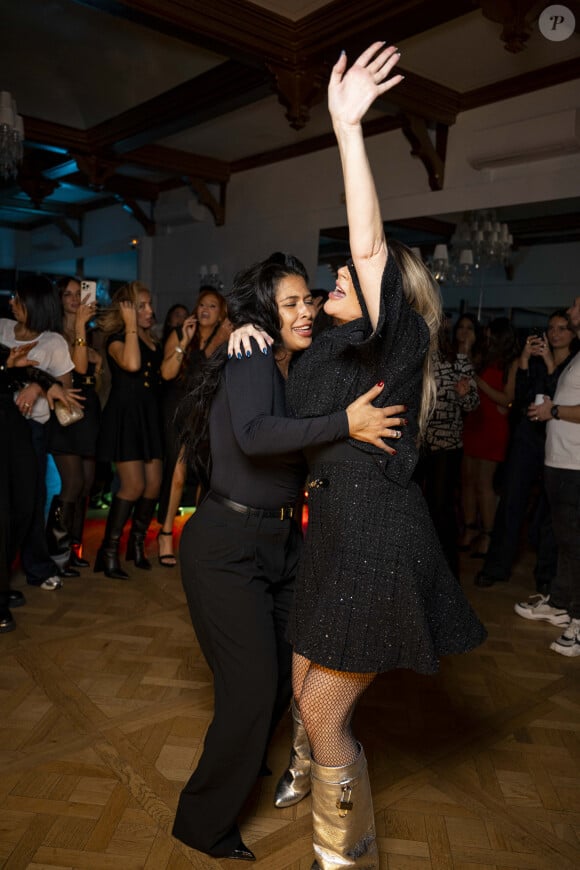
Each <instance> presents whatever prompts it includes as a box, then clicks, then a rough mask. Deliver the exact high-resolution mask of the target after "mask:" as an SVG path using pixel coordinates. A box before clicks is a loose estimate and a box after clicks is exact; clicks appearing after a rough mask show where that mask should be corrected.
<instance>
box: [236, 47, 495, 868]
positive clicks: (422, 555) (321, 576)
mask: <svg viewBox="0 0 580 870" xmlns="http://www.w3.org/2000/svg"><path fill="white" fill-rule="evenodd" d="M398 60H399V54H398V52H397V51H396V49H395V48H393V47H390V48H385V44H384V43H382V42H380V43H375V44H374V45H372V46H371V47H370V48H369V49H367V51H365V52H364V53H363V54H362V55H361V56H360V57H359V58H358V60H357V61H356V62H355V63H354V65H353V66H352V67H351V69H350V70H349V71H348V72H346V64H347V61H346V56H345V54H344V53H343V54H342V55H341V57H340V59H339V61H338V62H337V64H336V65H335V67H334V69H333V71H332V75H331V80H330V85H329V108H330V113H331V116H332V121H333V126H334V130H335V134H336V137H337V140H338V145H339V151H340V156H341V161H342V166H343V175H344V183H345V191H346V202H347V213H348V222H349V231H350V247H351V254H352V259H353V263H352V264H351V265H349V266H348V267H347V266H345V267H343V268H341V269H339V271H338V279H337V282H336V286H335V288H334V289H333V290H332V291H331V292H330V294H329V298H328V301H327V302H326V304H325V306H324V310H325V311H326V313H327V314H329V315H330V316H331V317H332V318H333V320H334V322H335V324H336V326H335V327H334V328H331V329H329V330H327V331H326V332H324V333H322V334H321V335H320V336H318V337H317V338H316V340H315V342H314V343H313V345H312V347H311V348H310V349H309V350H307V351H305V353H304V354H303V355H302V356H301V358H300V359H299V360H298V361H297V363H296V365H295V367H294V369H293V371H292V375H291V377H290V378H289V381H288V386H287V397H288V402H289V407H290V410H291V412H292V413H294V414H295V415H296V416H299V417H308V416H309V415H311V414H313V413H317V414H321V413H322V414H330V413H332V412H333V411H335V410H336V409H337V408H339V407H342V406H344V405H345V404H347V403H348V401H349V399H350V397H351V396H354V395H356V394H357V393H360V392H361V391H363V390H365V389H368V388H369V387H370V385H371V384H373V383H376V382H377V380H379V379H380V380H383V381H384V382H385V388H384V390H383V392H382V393H381V394H380V396H379V397H378V398H377V404H380V405H383V404H387V403H392V402H397V403H401V404H404V405H405V406H406V407H407V417H408V422H409V425H408V426H407V427H405V429H404V430H402V437H401V439H400V440H399V442H398V443H397V452H396V455H394V456H386V455H385V454H384V453H381V452H380V451H379V450H377V449H376V447H374V446H372V445H366V444H358V443H357V442H353V441H352V440H349V441H348V442H341V443H339V444H336V445H335V444H330V445H321V446H319V447H314V448H311V449H309V450H307V451H306V452H307V458H308V461H309V478H308V484H307V486H308V489H309V525H308V532H307V536H306V542H305V548H304V554H303V557H302V559H301V562H300V567H299V571H298V575H297V582H296V594H295V603H294V607H293V610H292V613H291V614H290V620H289V638H290V640H291V641H292V644H293V647H294V660H293V689H294V699H295V704H296V712H297V715H296V717H295V726H296V727H295V737H296V741H295V747H294V750H293V754H292V756H291V765H290V768H289V770H288V771H287V772H286V774H285V775H284V777H283V779H282V781H281V784H280V786H281V789H282V790H284V791H285V793H286V795H288V794H289V793H291V792H292V791H293V792H294V794H293V796H292V798H293V802H296V801H297V800H300V798H301V797H303V796H304V795H305V794H307V793H308V790H309V786H310V783H309V779H308V776H307V772H306V769H307V767H308V766H310V774H311V777H310V781H311V785H312V808H313V826H314V852H315V855H316V861H315V862H314V864H313V870H314V868H317V870H335V868H339V867H340V868H347V867H348V868H354V867H361V868H362V867H364V868H365V870H377V868H378V866H379V859H378V851H377V846H376V841H375V831H374V814H373V809H372V800H371V793H370V786H369V780H368V774H367V768H366V760H365V755H364V751H363V749H362V747H361V745H360V743H358V742H357V740H356V739H355V738H354V736H353V734H352V731H351V727H350V723H351V718H352V714H353V712H354V709H355V707H356V704H357V702H358V700H359V698H360V697H361V696H362V694H363V693H364V691H365V690H366V688H367V687H368V686H369V685H370V684H371V683H372V681H373V680H374V678H375V676H376V674H377V673H378V672H381V671H388V670H391V669H393V668H410V669H413V670H415V671H418V672H419V673H432V672H434V671H436V670H437V668H438V658H439V656H441V655H444V654H449V653H461V652H465V651H467V650H469V649H472V648H473V647H475V646H477V645H478V644H479V643H481V642H482V641H483V639H484V638H485V629H484V628H483V626H482V625H481V623H480V622H479V620H478V619H477V617H476V616H475V614H474V613H473V611H472V610H471V608H470V606H469V604H468V602H467V600H466V599H465V597H464V595H463V593H462V591H461V588H460V586H459V584H458V583H457V581H456V580H455V578H454V577H453V575H452V574H451V572H450V570H449V568H448V566H447V563H446V561H445V557H444V556H443V553H442V551H441V547H440V544H439V542H438V540H437V535H436V533H435V531H434V529H433V526H432V523H431V521H430V518H429V513H428V510H427V506H426V504H425V501H424V499H423V496H422V494H421V491H420V488H419V486H418V484H417V483H416V482H415V481H414V479H413V472H414V469H415V466H416V463H417V458H418V456H417V439H418V436H419V433H420V432H421V431H422V430H424V427H425V424H426V421H427V418H428V415H429V411H430V408H431V407H432V404H433V401H434V398H435V384H434V379H433V376H432V362H433V358H434V355H435V351H436V346H437V332H438V326H439V322H440V316H441V302H440V297H439V291H438V288H437V286H436V284H435V283H434V281H433V279H432V277H431V275H430V274H429V272H428V271H427V269H426V268H425V266H424V265H423V263H422V262H421V261H420V260H419V259H418V258H417V257H415V256H414V255H413V254H412V252H411V251H410V250H409V249H408V248H406V247H405V246H401V245H396V244H394V243H392V242H389V246H388V249H387V243H386V240H385V236H384V230H383V223H382V219H381V214H380V208H379V202H378V197H377V192H376V189H375V185H374V180H373V177H372V173H371V170H370V166H369V163H368V158H367V155H366V150H365V145H364V139H363V134H362V126H361V121H362V118H363V117H364V115H365V114H366V112H367V110H368V109H369V107H370V106H371V105H372V103H373V102H374V100H375V99H376V98H377V97H378V96H380V95H381V94H384V93H385V92H386V91H388V90H389V89H390V88H392V87H393V86H395V85H396V84H398V83H399V81H401V76H394V77H393V78H391V79H388V78H387V76H388V75H389V73H390V71H391V70H392V68H393V67H394V66H395V64H396V63H397V62H398ZM237 364H238V365H239V366H243V365H245V359H244V360H243V361H242V362H239V363H237ZM298 711H300V714H301V716H302V721H303V723H304V726H305V728H306V732H307V735H308V738H309V742H310V748H311V753H312V761H311V764H310V763H309V762H310V760H309V758H308V757H307V751H306V752H305V751H304V748H305V743H306V741H305V739H304V730H303V727H302V724H301V722H300V719H299V716H298ZM305 756H306V757H305ZM295 762H296V763H295ZM290 802H292V801H289V800H286V805H287V804H288V803H290Z"/></svg>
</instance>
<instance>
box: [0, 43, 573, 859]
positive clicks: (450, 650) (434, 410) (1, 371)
mask: <svg viewBox="0 0 580 870" xmlns="http://www.w3.org/2000/svg"><path fill="white" fill-rule="evenodd" d="M399 57H400V55H399V53H398V51H397V49H396V48H394V47H393V46H386V44H385V43H374V44H373V45H372V46H370V47H369V48H368V49H367V50H366V51H365V52H363V54H362V55H361V56H360V57H359V58H358V59H357V60H356V61H355V62H354V63H353V64H352V65H351V66H350V67H349V66H348V62H347V58H346V55H345V53H344V52H343V53H342V54H341V56H340V58H339V60H338V62H337V63H336V65H335V66H334V68H333V70H332V73H331V78H330V84H329V88H328V99H329V110H330V115H331V118H332V123H333V129H334V132H335V135H336V139H337V143H338V149H339V154H340V159H341V165H342V172H343V178H344V187H345V194H346V206H347V215H348V227H349V239H350V250H351V258H352V259H351V260H350V261H349V262H348V263H347V264H345V265H344V266H342V267H341V268H339V269H338V273H337V278H336V284H335V287H334V288H333V289H332V290H331V291H330V292H329V294H328V296H327V298H326V301H325V302H324V306H323V307H324V318H325V322H326V323H325V325H326V326H327V327H328V328H323V326H322V325H321V319H319V320H318V321H317V326H316V328H315V325H314V324H315V319H316V318H317V312H318V308H319V305H318V304H317V303H316V302H315V300H314V298H313V295H312V292H311V290H310V289H309V287H308V276H307V273H306V270H305V267H304V265H303V264H302V263H301V262H300V260H299V259H298V258H297V257H295V256H293V255H291V254H287V253H280V252H277V253H274V254H272V255H270V256H269V257H267V258H266V259H264V260H262V261H260V262H257V263H254V264H253V265H251V266H249V267H248V268H246V269H244V270H242V271H241V272H239V273H238V275H237V276H236V278H235V280H234V283H233V287H232V289H231V292H230V293H229V295H228V298H227V303H226V299H225V298H224V297H223V296H222V295H221V294H220V293H219V292H218V291H217V290H216V289H215V288H213V287H206V288H202V290H201V292H200V293H199V295H198V298H197V300H196V301H195V307H194V308H193V310H191V307H190V306H188V305H183V304H178V305H174V306H173V307H172V308H171V309H170V311H169V312H168V314H167V317H166V321H165V324H164V328H163V332H162V335H161V337H160V338H159V339H158V338H157V337H156V334H155V332H154V325H155V320H154V312H153V308H152V297H151V293H150V291H149V289H148V288H147V287H146V286H145V285H144V284H142V283H141V282H139V281H133V282H130V283H129V284H127V285H125V286H124V287H122V288H120V289H119V290H118V291H117V292H116V293H115V294H114V295H113V297H112V299H111V303H110V305H109V306H108V307H107V308H106V309H105V310H101V311H96V309H95V305H94V303H91V302H89V300H88V298H82V295H81V285H80V282H79V281H78V280H77V279H76V278H65V279H63V280H61V281H59V282H57V284H56V285H54V284H52V283H51V282H50V281H49V280H48V279H45V278H42V277H34V278H28V279H26V280H24V281H23V282H21V284H19V286H18V288H17V291H16V293H15V294H14V296H13V299H12V302H11V307H12V315H13V319H12V320H8V319H4V320H0V344H1V345H2V348H3V349H2V355H1V357H0V417H1V420H0V423H2V422H6V425H0V437H1V438H2V448H3V449H2V450H0V456H1V457H2V465H3V472H4V471H5V475H6V480H7V481H8V485H7V486H3V487H2V501H1V503H0V546H1V549H2V553H1V560H2V561H1V564H0V631H9V630H12V629H13V628H14V620H13V618H12V614H11V612H10V607H11V606H12V607H16V606H18V605H21V604H23V603H24V596H23V595H22V593H21V592H17V591H10V587H9V571H10V565H11V563H12V562H13V560H14V557H15V555H16V552H17V551H19V553H20V558H21V564H22V569H23V572H24V574H25V577H26V581H27V583H29V584H31V585H35V586H40V587H41V588H42V589H44V590H47V591H51V592H52V591H55V590H57V589H59V588H60V586H61V585H62V581H63V578H66V577H70V576H75V575H78V574H79V573H80V572H81V571H83V570H88V569H90V567H91V565H90V563H89V561H88V560H87V559H86V558H84V555H83V551H82V538H83V525H84V518H85V514H86V508H87V499H88V495H89V492H90V490H91V486H92V483H93V479H94V475H95V463H96V462H97V461H98V462H100V463H106V464H110V465H111V467H113V468H114V472H115V476H114V480H113V495H112V500H111V504H110V508H109V510H108V515H107V521H106V527H105V531H104V536H103V540H102V542H101V544H100V547H99V549H98V552H97V553H96V557H95V561H94V565H93V571H94V572H97V573H99V572H104V574H105V575H106V576H107V577H109V578H113V579H116V580H126V579H128V578H129V576H130V573H129V571H127V570H126V568H127V565H126V564H123V563H122V560H121V554H120V542H121V538H122V535H123V530H124V527H125V525H126V524H127V523H128V522H130V531H129V537H128V543H127V550H126V554H125V563H126V562H131V563H133V566H134V567H135V568H137V569H141V570H145V571H147V570H151V567H152V565H151V562H150V560H149V558H148V555H147V553H146V550H145V540H146V535H147V530H148V528H149V525H150V523H151V521H152V518H153V516H154V512H155V509H156V507H157V506H158V515H157V516H158V521H159V524H160V530H159V533H158V558H159V563H160V565H161V566H163V567H164V568H169V569H171V568H175V567H176V566H177V564H178V559H177V556H176V553H175V550H174V540H173V525H174V521H175V516H176V514H177V511H178V508H179V504H180V501H181V498H182V493H183V488H184V486H185V484H186V481H187V479H188V477H189V478H190V480H191V478H193V480H194V485H195V487H196V489H197V494H196V504H197V509H196V511H195V513H194V514H193V515H192V517H191V519H190V520H189V521H188V522H187V524H186V525H185V527H184V531H183V535H182V539H181V548H180V558H179V564H180V568H181V576H182V582H183V586H184V590H185V594H186V598H187V603H188V606H189V611H190V615H191V620H192V624H193V627H194V629H195V633H196V636H197V640H198V642H199V644H200V647H201V649H202V651H203V654H204V656H205V657H206V659H207V662H208V664H209V666H210V668H211V670H212V672H213V677H214V692H215V703H214V716H213V720H212V722H211V725H210V727H209V730H208V732H207V734H206V738H205V744H204V748H203V753H202V755H201V757H200V760H199V763H198V766H197V768H196V770H195V772H194V773H193V775H192V777H191V778H190V780H189V782H188V783H187V784H186V785H185V787H184V789H183V791H182V793H181V796H180V800H179V804H178V808H177V814H176V818H175V823H174V828H173V834H174V836H175V837H177V838H178V839H180V840H181V841H183V842H184V843H186V844H187V845H189V846H191V847H193V848H195V849H198V850H199V851H201V852H204V853H207V854H209V855H212V856H214V857H218V858H223V857H226V858H237V859H240V860H248V861H251V860H254V859H255V856H254V854H253V853H252V851H251V849H249V848H248V847H247V846H246V845H245V843H244V842H243V841H242V838H241V834H240V829H239V827H238V818H239V815H240V811H241V809H242V806H243V804H244V801H245V800H246V798H247V796H248V794H249V792H250V790H251V788H252V786H253V784H254V782H255V780H256V778H257V777H259V776H260V775H261V774H262V773H264V772H265V771H266V752H267V747H268V742H269V739H270V736H271V735H272V733H273V730H274V728H275V727H276V725H277V723H278V722H279V720H280V718H281V717H282V715H283V714H284V712H285V711H286V710H287V709H288V708H290V709H291V712H292V720H293V738H292V749H291V753H290V760H289V765H288V768H287V769H286V770H285V771H284V773H283V775H282V777H281V778H280V780H279V782H278V785H277V788H276V793H275V804H276V806H277V807H286V806H290V805H292V804H295V803H297V802H298V801H300V800H302V798H304V797H305V796H306V795H307V794H309V793H311V794H312V819H313V848H314V854H315V861H314V864H313V865H312V866H313V870H337V868H339V867H349V868H355V867H363V866H364V867H365V868H367V870H378V866H379V864H378V850H377V845H376V839H375V831H374V821H373V808H372V797H371V790H370V784H369V779H368V773H367V764H366V759H365V754H364V749H363V746H362V744H361V742H360V741H359V740H358V739H357V738H356V737H355V736H354V734H353V732H352V729H351V721H352V717H353V714H354V712H355V709H356V706H357V704H358V702H359V700H360V698H361V696H362V695H363V693H364V692H365V691H366V689H367V688H368V687H369V686H370V685H371V683H372V682H373V680H374V679H375V678H376V676H377V675H378V674H380V673H383V672H385V671H390V670H393V669H397V668H408V669H411V670H414V671H416V672H418V673H421V674H431V673H434V672H435V671H436V670H437V669H438V666H439V659H440V657H441V656H443V655H448V654H460V653H464V652H467V651H469V650H472V649H474V648H475V647H477V646H478V645H479V644H481V643H482V642H483V641H484V640H485V637H486V631H485V628H484V627H483V625H482V624H481V623H480V621H479V619H478V617H477V615H476V614H475V612H474V611H473V609H472V608H471V606H470V604H469V602H468V601H467V598H466V597H465V595H464V592H463V589H462V585H461V582H460V580H461V574H460V564H461V562H460V558H459V553H460V552H462V551H463V552H465V553H468V554H469V555H470V556H471V557H473V558H475V559H481V560H482V567H481V570H480V571H479V572H478V573H477V576H476V579H475V583H476V585H477V586H478V587H481V588H485V587H492V586H493V585H494V584H496V583H498V582H501V581H506V580H508V579H509V576H510V572H511V571H512V568H513V566H514V564H515V562H516V559H517V555H518V549H519V543H520V535H521V531H522V528H523V526H524V524H525V522H526V520H530V505H531V504H534V505H535V508H536V510H535V516H534V520H533V522H532V521H531V520H530V522H529V523H528V525H529V526H530V527H531V528H533V529H535V530H536V539H537V550H538V558H537V566H536V585H537V597H535V598H532V599H530V601H527V602H519V603H517V604H516V605H515V610H516V613H518V614H519V616H521V617H523V618H526V619H534V620H546V621H548V622H550V623H552V624H553V625H555V626H558V627H559V628H562V629H563V633H562V634H561V636H560V637H558V638H557V639H555V640H554V641H553V642H552V644H551V649H553V650H554V651H556V652H558V653H561V654H563V655H566V656H570V657H573V656H580V599H579V594H578V592H579V590H578V586H579V584H578V565H579V564H580V534H579V533H580V516H579V505H580V425H579V424H580V362H579V361H578V360H579V359H580V358H579V357H577V356H576V355H575V351H576V349H577V345H578V338H580V297H578V298H577V299H576V300H575V302H574V303H573V304H572V306H571V307H570V308H569V309H568V310H567V311H564V310H558V311H555V312H554V313H553V314H552V315H551V316H550V318H549V320H548V323H547V324H546V329H545V331H544V330H536V331H534V332H532V333H531V334H530V335H528V336H527V337H526V338H525V341H524V342H523V345H522V348H521V350H520V348H519V345H518V336H517V334H516V331H515V330H514V328H513V325H512V323H511V322H510V321H509V320H508V319H507V318H504V317H500V318H496V319H494V320H492V321H491V323H489V324H488V325H487V326H486V327H485V328H483V327H482V326H481V325H480V323H479V322H478V320H477V318H476V317H474V315H473V314H471V313H469V312H465V313H462V314H461V315H460V316H459V318H458V320H457V322H456V323H455V324H454V325H453V324H451V323H450V321H449V318H446V316H445V315H444V312H443V311H442V307H441V298H440V293H439V288H438V286H437V284H436V283H435V282H434V280H433V278H432V276H431V274H430V273H429V271H428V269H427V268H426V266H425V265H424V264H423V263H422V261H421V260H420V259H419V258H418V257H417V256H415V254H414V253H413V252H412V251H411V250H410V249H409V248H407V247H406V246H404V245H402V244H400V243H397V242H396V241H394V240H391V239H387V238H386V237H385V234H384V224H383V219H382V217H381V212H380V207H379V198H378V194H377V191H376V188H375V184H374V180H373V175H372V171H371V168H370V165H369V161H368V157H367V154H366V148H365V143H364V137H363V130H362V120H363V118H364V116H365V115H366V113H367V111H368V110H369V108H370V107H371V105H372V104H373V102H374V100H375V99H376V98H377V97H379V96H381V95H383V94H385V93H386V92H387V91H389V90H390V89H391V88H394V87H396V86H397V85H398V84H399V82H400V81H401V78H402V77H401V76H400V75H397V74H396V72H395V68H396V65H397V63H398V60H399ZM95 319H96V320H95ZM95 322H96V324H97V329H96V330H95V329H94V328H89V324H93V326H94V324H95ZM97 337H98V341H97V340H96V339H97ZM103 369H106V370H107V371H108V373H109V376H110V389H109V391H108V395H107V397H106V400H104V401H103V397H102V395H101V400H100V399H99V381H100V378H101V376H102V372H103ZM59 404H60V408H61V411H62V409H64V412H65V413H64V415H63V414H62V413H60V414H59V413H58V406H59ZM79 409H80V411H81V413H79ZM8 424H10V425H8ZM47 453H51V454H52V456H53V457H54V461H55V464H56V467H57V469H58V472H59V476H60V490H59V493H58V494H57V495H55V496H54V498H53V499H52V502H51V504H50V506H49V509H48V515H47V518H46V520H45V503H46V485H45V478H46V462H47ZM23 481H26V482H27V487H26V493H24V492H23V486H22V482H23ZM305 488H306V491H307V493H308V506H309V522H308V529H307V534H306V538H305V540H304V541H303V540H302V534H301V528H300V524H299V522H297V520H298V519H299V517H300V498H301V495H302V493H303V491H304V489H305ZM500 494H501V498H499V507H498V497H499V495H500ZM532 496H533V498H532Z"/></svg>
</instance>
